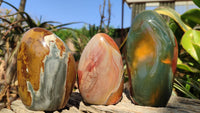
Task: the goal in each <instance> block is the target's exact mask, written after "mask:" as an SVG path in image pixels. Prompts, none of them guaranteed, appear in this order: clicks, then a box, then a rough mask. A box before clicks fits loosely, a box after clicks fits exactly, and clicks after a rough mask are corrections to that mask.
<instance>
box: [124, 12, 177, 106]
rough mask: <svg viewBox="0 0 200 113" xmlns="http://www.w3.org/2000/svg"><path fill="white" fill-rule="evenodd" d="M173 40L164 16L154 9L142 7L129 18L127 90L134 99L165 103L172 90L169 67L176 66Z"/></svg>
mask: <svg viewBox="0 0 200 113" xmlns="http://www.w3.org/2000/svg"><path fill="white" fill-rule="evenodd" d="M175 41H176V39H175V37H174V35H173V33H172V31H171V30H170V29H169V27H168V26H167V24H166V22H165V21H164V19H163V18H162V17H161V16H160V15H159V14H157V13H156V12H154V11H144V12H142V13H140V14H139V15H137V16H136V18H135V19H134V20H133V21H132V25H131V29H130V31H129V34H128V39H127V61H128V70H129V73H130V76H129V82H130V86H131V87H130V93H131V97H132V100H133V101H134V102H135V103H137V104H139V105H144V106H166V104H167V102H168V100H169V98H170V96H171V92H172V83H173V72H174V69H172V68H176V67H174V64H176V60H177V55H175V54H177V52H176V53H175V50H177V47H176V43H175ZM174 56H175V57H176V58H174ZM174 59H175V60H174ZM172 66H173V67H172ZM175 66H176V65H175Z"/></svg>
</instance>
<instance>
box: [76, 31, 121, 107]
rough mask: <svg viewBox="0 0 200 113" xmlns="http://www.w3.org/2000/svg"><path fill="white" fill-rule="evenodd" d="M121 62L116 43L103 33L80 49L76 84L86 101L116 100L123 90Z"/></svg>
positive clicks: (106, 101) (114, 101)
mask: <svg viewBox="0 0 200 113" xmlns="http://www.w3.org/2000/svg"><path fill="white" fill-rule="evenodd" d="M122 75H123V63H122V57H121V54H120V51H119V49H118V47H117V45H116V43H115V42H114V41H113V40H112V38H110V37H109V36H108V35H106V34H104V33H98V34H96V35H95V36H94V37H93V38H92V39H91V40H90V41H89V42H88V44H87V45H86V47H85V48H84V50H83V52H82V54H81V58H80V61H79V65H78V84H79V90H80V93H81V95H82V97H83V100H84V101H85V102H86V103H89V104H101V105H109V104H115V103H117V102H118V101H119V100H120V99H121V96H122V91H123V78H122Z"/></svg>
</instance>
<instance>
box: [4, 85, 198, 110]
mask: <svg viewBox="0 0 200 113" xmlns="http://www.w3.org/2000/svg"><path fill="white" fill-rule="evenodd" d="M11 108H12V110H13V112H15V113H35V112H36V111H31V110H28V109H26V108H25V107H24V105H23V104H22V102H21V100H16V101H14V102H13V103H12V104H11ZM3 111H6V109H5V108H4V109H2V110H1V111H0V113H1V112H3ZM85 112H86V113H180V112H181V113H182V112H185V113H200V100H197V99H188V98H183V97H178V96H174V95H172V96H171V98H170V100H169V102H168V104H167V106H166V107H147V106H139V105H135V104H133V103H132V102H131V100H130V98H129V93H128V90H127V89H125V90H124V92H123V97H122V99H121V101H120V102H119V103H117V104H116V105H108V106H104V105H88V104H86V103H84V102H83V101H82V98H81V95H80V93H79V92H78V91H76V92H73V93H72V95H71V98H70V100H69V102H68V104H67V106H66V107H65V108H64V109H62V110H59V111H53V113H85ZM36 113H45V112H44V111H37V112H36Z"/></svg>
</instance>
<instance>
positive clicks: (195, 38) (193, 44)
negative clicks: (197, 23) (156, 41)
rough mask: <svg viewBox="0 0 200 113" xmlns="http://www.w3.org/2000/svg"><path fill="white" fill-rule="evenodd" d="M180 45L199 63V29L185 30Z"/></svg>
mask: <svg viewBox="0 0 200 113" xmlns="http://www.w3.org/2000/svg"><path fill="white" fill-rule="evenodd" d="M181 45H182V46H183V48H184V49H185V50H186V51H187V52H188V53H189V54H190V55H191V56H192V57H193V58H194V59H195V60H196V61H197V62H198V63H200V31H198V30H189V31H187V32H186V33H185V34H184V35H183V38H182V40H181Z"/></svg>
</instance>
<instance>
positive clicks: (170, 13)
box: [155, 6, 192, 32]
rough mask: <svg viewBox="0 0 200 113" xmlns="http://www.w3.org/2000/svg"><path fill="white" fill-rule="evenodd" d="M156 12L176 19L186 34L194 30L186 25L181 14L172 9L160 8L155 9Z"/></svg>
mask: <svg viewBox="0 0 200 113" xmlns="http://www.w3.org/2000/svg"><path fill="white" fill-rule="evenodd" d="M155 11H156V12H157V13H159V14H162V15H166V16H169V17H170V18H172V19H174V20H175V21H176V22H177V23H178V25H179V26H180V27H181V29H182V30H183V31H184V32H186V31H187V30H189V29H192V28H191V27H189V26H187V25H186V24H184V22H183V21H182V20H181V18H180V14H178V13H177V12H176V11H175V10H174V9H172V8H170V7H163V6H162V7H158V8H156V9H155Z"/></svg>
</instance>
